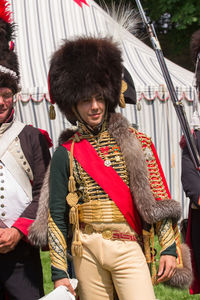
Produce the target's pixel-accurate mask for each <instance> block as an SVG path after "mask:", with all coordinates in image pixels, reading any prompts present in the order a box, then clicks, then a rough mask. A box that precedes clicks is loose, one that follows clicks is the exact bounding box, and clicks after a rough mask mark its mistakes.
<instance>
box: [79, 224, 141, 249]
mask: <svg viewBox="0 0 200 300" xmlns="http://www.w3.org/2000/svg"><path fill="white" fill-rule="evenodd" d="M80 229H81V231H82V232H83V233H85V234H92V233H93V232H96V233H100V234H101V235H102V237H103V238H104V239H106V240H120V241H133V242H138V243H140V244H141V242H142V241H141V238H140V237H139V236H138V235H135V234H128V233H123V232H119V231H117V230H110V229H103V230H100V229H94V227H93V226H92V225H91V224H85V223H80Z"/></svg>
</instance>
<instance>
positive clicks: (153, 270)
mask: <svg viewBox="0 0 200 300" xmlns="http://www.w3.org/2000/svg"><path fill="white" fill-rule="evenodd" d="M150 233H151V252H152V253H151V259H152V276H151V278H152V284H153V285H155V284H156V283H157V272H156V262H155V257H154V227H153V225H152V227H151V231H150Z"/></svg>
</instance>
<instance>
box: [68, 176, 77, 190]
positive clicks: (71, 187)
mask: <svg viewBox="0 0 200 300" xmlns="http://www.w3.org/2000/svg"><path fill="white" fill-rule="evenodd" d="M68 189H69V192H70V193H73V192H75V191H76V183H75V180H74V176H70V177H69V182H68Z"/></svg>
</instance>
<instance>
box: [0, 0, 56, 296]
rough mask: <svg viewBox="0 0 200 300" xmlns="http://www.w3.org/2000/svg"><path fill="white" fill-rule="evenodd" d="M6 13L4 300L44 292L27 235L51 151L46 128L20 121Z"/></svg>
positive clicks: (0, 82) (1, 197)
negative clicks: (17, 111) (16, 111)
mask: <svg viewBox="0 0 200 300" xmlns="http://www.w3.org/2000/svg"><path fill="white" fill-rule="evenodd" d="M5 4H6V3H5ZM0 13H1V15H0V37H1V39H0V299H1V300H4V299H18V300H20V299H21V300H22V299H23V300H24V299H29V300H34V299H38V298H40V297H41V296H42V295H43V294H44V291H43V278H42V267H41V261H40V254H39V249H38V248H35V247H33V246H32V245H31V244H30V243H29V242H28V240H27V235H28V229H29V226H30V225H31V224H32V223H33V221H34V218H35V216H36V211H37V206H38V198H39V194H40V188H41V186H42V182H43V178H44V174H45V171H46V168H47V165H48V164H49V161H50V154H49V150H48V144H47V141H46V139H45V137H44V136H43V134H42V133H41V132H40V130H38V129H36V128H33V127H32V126H27V125H25V124H23V123H21V122H18V121H16V120H15V113H14V108H13V96H14V95H15V94H16V93H17V92H18V90H19V87H18V83H19V70H18V61H17V56H16V54H15V53H14V52H13V51H12V50H10V46H9V45H10V41H11V38H12V33H13V24H11V23H10V22H9V12H8V11H7V6H5V11H4V13H3V11H2V6H1V11H0Z"/></svg>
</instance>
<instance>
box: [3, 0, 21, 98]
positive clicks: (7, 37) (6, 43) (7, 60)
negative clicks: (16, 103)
mask: <svg viewBox="0 0 200 300" xmlns="http://www.w3.org/2000/svg"><path fill="white" fill-rule="evenodd" d="M14 27H15V26H14V24H13V23H12V20H11V12H10V11H9V4H8V3H7V1H5V0H1V1H0V87H7V88H10V89H11V90H12V92H13V94H16V93H17V91H18V83H19V65H18V59H17V55H16V54H15V53H14V52H13V42H12V38H13V35H14Z"/></svg>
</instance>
